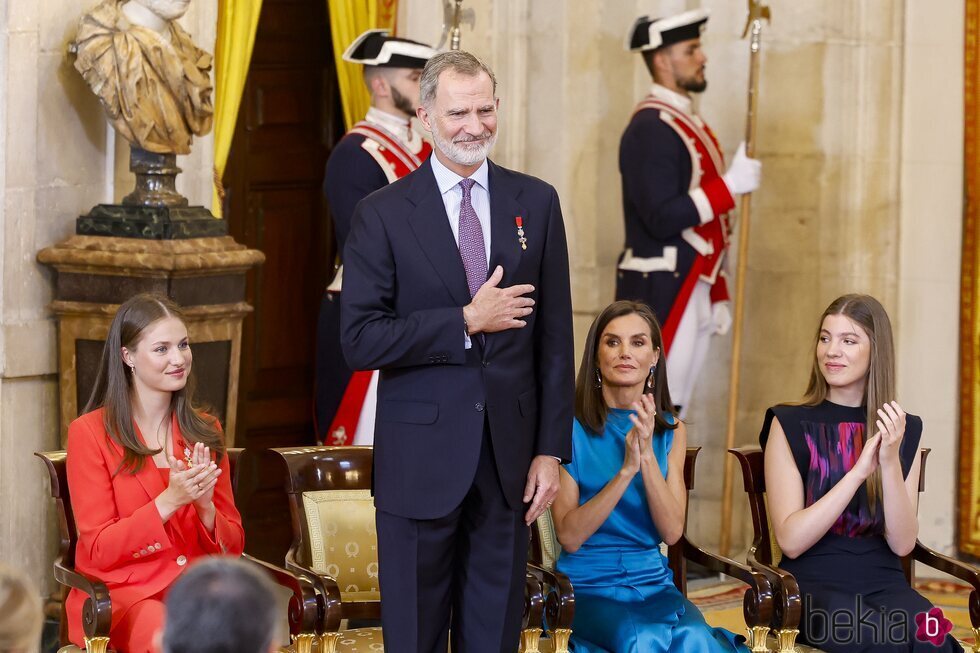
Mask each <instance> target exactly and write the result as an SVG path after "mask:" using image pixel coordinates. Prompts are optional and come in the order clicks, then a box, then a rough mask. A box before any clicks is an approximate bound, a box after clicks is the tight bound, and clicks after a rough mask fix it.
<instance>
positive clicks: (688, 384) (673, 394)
mask: <svg viewBox="0 0 980 653" xmlns="http://www.w3.org/2000/svg"><path fill="white" fill-rule="evenodd" d="M712 333H714V324H713V323H712V320H711V286H710V285H708V284H707V283H705V282H704V281H701V280H700V279H699V280H698V282H697V283H696V284H695V286H694V290H693V292H691V298H690V299H689V300H688V301H687V306H685V307H684V314H683V315H681V321H680V324H678V325H677V333H675V334H674V340H673V342H671V344H670V354H669V355H668V357H667V383H668V385H669V386H670V399H671V401H673V402H674V404H675V405H679V406H681V407H682V410H681V415H680V416H681V418H682V419H683V418H684V415H685V413H687V411H688V409H689V408H690V406H689V405H688V404H689V403H690V401H691V396H692V395H693V393H694V385H695V383H696V382H697V379H698V375H699V374H700V373H701V367H702V366H703V365H704V359H705V357H706V356H707V355H708V345H709V343H710V342H711V334H712Z"/></svg>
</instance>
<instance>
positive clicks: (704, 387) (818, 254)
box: [399, 0, 963, 550]
mask: <svg viewBox="0 0 980 653" xmlns="http://www.w3.org/2000/svg"><path fill="white" fill-rule="evenodd" d="M430 4H431V5H432V6H429V4H426V3H404V4H403V6H402V16H401V20H400V22H399V25H400V26H401V27H402V29H401V33H402V34H403V35H406V36H410V37H415V38H422V39H430V40H432V41H433V42H434V41H435V40H436V39H437V38H438V31H439V30H438V26H439V24H440V20H441V17H440V15H439V10H438V7H437V3H430ZM768 4H769V5H770V6H771V8H772V13H773V16H774V22H773V24H772V25H770V26H768V27H767V28H766V30H765V34H764V55H763V60H762V80H761V93H762V101H761V105H760V115H759V128H760V136H759V140H758V155H759V157H760V158H761V159H762V161H763V165H764V173H763V185H762V187H761V189H760V190H759V192H758V193H757V194H756V196H755V198H754V201H753V206H754V211H753V215H752V220H751V244H750V248H749V253H748V257H749V258H748V261H747V265H748V275H747V277H746V284H747V293H746V317H747V322H746V329H745V339H744V344H743V350H742V351H743V365H742V370H741V372H742V390H741V394H740V402H739V413H738V428H737V433H738V435H737V442H736V444H753V443H757V436H758V431H759V427H760V426H761V421H762V416H763V412H764V410H765V408H766V407H767V406H769V405H772V404H774V403H777V402H780V401H788V400H793V399H796V398H798V397H799V396H800V395H801V394H802V392H803V389H804V385H805V382H806V376H807V373H808V370H809V360H810V355H811V347H812V338H813V334H814V330H815V329H816V326H817V325H816V320H817V319H818V317H819V315H820V313H821V312H822V310H823V308H824V307H825V306H826V305H827V304H828V303H829V302H830V301H831V300H832V299H833V298H834V297H836V296H838V295H839V294H842V293H845V292H867V293H871V294H873V295H875V296H877V297H878V298H879V299H881V300H882V302H883V303H884V304H885V306H886V308H888V310H889V312H890V314H891V315H892V318H893V321H894V322H895V326H896V331H897V334H898V343H899V350H900V354H899V383H900V394H899V398H900V400H901V401H902V402H903V404H904V405H906V406H907V407H908V409H909V410H911V411H913V412H916V413H918V414H921V415H922V416H923V417H924V418H925V419H926V424H927V429H926V439H925V440H924V441H923V442H924V444H925V445H926V446H931V447H932V448H933V454H932V455H933V457H932V459H931V461H930V465H929V497H930V499H929V501H930V509H929V511H928V513H925V512H924V513H923V516H922V529H921V530H922V538H923V540H924V541H925V542H927V543H928V544H931V545H933V546H935V547H937V548H940V549H944V550H949V548H950V547H951V544H952V517H953V515H954V508H955V507H954V505H953V500H954V494H953V483H954V478H955V475H954V474H953V471H954V467H953V456H954V455H955V454H954V452H955V451H956V447H955V443H956V438H957V434H956V431H955V426H956V416H955V407H956V337H957V323H956V316H957V313H958V288H959V279H958V271H959V243H960V226H959V225H960V220H961V200H960V195H961V193H960V188H961V180H962V156H961V153H960V150H961V148H962V127H961V123H962V109H961V106H962V84H961V78H962V64H961V58H962V54H961V53H962V31H963V22H962V21H963V18H962V12H963V8H962V2H961V1H959V0H957V1H953V2H948V3H940V4H941V5H942V6H941V7H938V6H935V5H936V3H930V2H928V1H927V0H906V1H905V2H901V1H895V0H832V1H829V2H828V1H826V0H770V2H769V3H768ZM406 5H407V6H406ZM505 5H506V6H505ZM465 6H470V7H473V8H475V9H476V11H477V20H476V28H475V30H473V31H469V30H464V33H463V47H464V49H470V50H472V51H474V52H475V53H477V54H479V55H480V56H483V57H485V58H486V59H487V60H488V61H489V62H490V63H491V65H493V67H494V69H495V70H496V72H497V74H498V77H499V81H500V89H499V95H500V98H501V127H500V129H501V141H500V145H499V146H498V149H497V152H496V154H495V158H496V160H498V161H500V162H501V163H503V164H504V165H512V166H515V167H518V168H520V169H523V170H525V171H527V172H529V173H531V174H534V175H537V176H539V177H541V178H543V179H545V180H546V181H549V182H550V183H552V184H554V185H555V186H556V187H557V188H558V191H559V193H560V195H561V198H562V206H563V209H564V212H565V217H566V225H567V228H568V231H569V244H570V250H571V254H572V287H573V299H574V310H575V327H576V339H577V341H578V343H579V346H580V347H581V342H582V341H583V340H584V336H585V332H586V330H587V328H588V325H589V323H590V321H591V319H592V318H593V316H594V315H595V314H596V312H597V311H598V310H599V309H601V307H602V306H604V305H605V304H606V303H607V302H608V301H610V300H611V298H612V294H613V279H614V268H615V261H616V256H617V255H618V253H619V251H620V248H621V246H622V226H621V220H622V218H621V208H620V201H621V198H620V190H619V175H618V171H617V150H618V140H619V136H620V134H621V132H622V130H623V128H624V126H625V124H626V121H627V119H628V117H629V114H630V109H631V108H632V106H633V105H634V103H635V102H636V101H637V99H639V97H641V96H642V95H643V94H644V93H645V92H646V89H647V88H648V85H649V78H648V76H647V74H646V71H645V69H644V68H643V65H642V62H641V61H640V59H639V58H638V57H636V56H632V55H629V54H628V53H626V52H624V51H623V40H624V37H625V31H626V29H627V27H628V26H629V25H630V24H631V22H632V20H633V19H634V18H635V17H636V16H638V15H640V14H642V13H648V14H650V15H667V14H670V13H673V12H677V11H683V10H685V9H689V8H693V7H696V6H704V7H708V8H709V9H710V10H711V12H712V17H711V21H710V23H709V28H708V31H707V32H706V34H705V38H704V43H705V49H706V52H707V54H708V57H709V62H708V79H709V90H708V91H707V93H705V94H704V95H703V96H702V98H701V99H700V110H701V112H702V114H703V115H704V117H705V118H706V120H707V121H708V122H709V124H711V125H712V127H713V128H714V130H715V131H716V133H717V134H718V136H719V138H720V140H721V142H722V145H723V148H724V149H725V151H726V153H727V154H728V155H729V156H731V154H732V153H733V152H734V150H735V147H736V146H737V144H738V142H739V141H740V140H741V139H742V137H743V134H744V121H745V105H746V99H745V88H746V84H747V78H748V73H747V71H748V48H747V43H746V42H745V41H743V40H741V38H740V36H741V32H742V27H743V26H744V22H745V15H746V14H745V11H746V3H744V2H730V1H727V0H703V1H698V0H688V1H686V2H684V1H680V0H660V1H657V0H647V1H642V0H636V1H630V2H623V1H622V0H594V1H591V2H587V3H586V2H564V1H562V0H535V1H534V2H529V1H528V0H515V1H514V2H507V3H500V2H490V1H489V0H468V1H467V2H466V5H465ZM937 110H938V115H937ZM514 132H517V133H516V134H515V133H514ZM923 243H925V244H926V247H927V248H928V250H929V252H930V256H929V260H930V261H940V262H939V263H938V264H933V263H930V264H928V265H926V263H925V256H924V254H923V251H922V250H923ZM732 263H733V269H734V260H733V261H732ZM730 353H731V338H730V336H729V337H725V338H716V339H715V340H714V341H713V344H712V349H711V353H710V360H709V363H708V365H707V366H706V369H705V371H704V374H703V377H702V382H701V385H700V387H699V388H698V390H697V393H696V396H695V400H694V401H692V411H691V414H690V442H691V444H694V445H700V446H702V447H704V450H703V452H702V454H701V457H700V460H699V468H698V477H697V478H698V488H697V490H696V492H695V494H694V497H693V501H692V506H691V510H690V524H689V530H690V531H691V532H692V533H693V535H694V537H695V538H696V540H697V541H698V542H700V543H702V544H705V545H707V546H709V547H715V546H717V541H718V528H719V527H718V520H719V518H720V510H721V501H720V497H721V478H722V468H723V464H724V459H725V454H724V453H723V449H724V438H725V433H724V431H725V415H726V408H727V400H728V399H727V398H728V394H727V393H728V371H729V365H730ZM736 473H737V472H736ZM734 485H735V490H736V494H735V504H734V508H735V510H736V514H735V519H734V520H733V522H734V523H735V524H736V528H737V530H736V532H735V534H734V541H735V548H738V547H739V546H741V547H744V546H745V545H746V544H747V542H748V537H749V533H748V530H749V529H748V528H747V527H748V526H749V522H748V515H747V512H746V507H747V506H746V505H745V504H744V502H743V501H742V499H741V496H740V492H741V490H740V489H739V484H738V479H736V482H735V484H734ZM738 525H742V526H744V528H742V529H740V530H738Z"/></svg>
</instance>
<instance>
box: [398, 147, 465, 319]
mask: <svg viewBox="0 0 980 653" xmlns="http://www.w3.org/2000/svg"><path fill="white" fill-rule="evenodd" d="M408 200H409V201H410V202H411V203H412V204H414V205H415V208H414V210H413V211H412V213H411V215H409V218H408V223H409V225H411V227H412V231H414V232H415V237H416V238H417V239H418V242H419V246H420V247H421V249H422V252H423V253H424V254H425V256H426V258H428V259H429V262H430V263H431V264H432V267H434V268H435V270H436V273H437V274H438V275H439V278H440V279H442V282H443V284H445V286H446V288H447V289H448V290H449V294H450V295H452V298H453V300H454V301H455V302H456V303H457V304H458V305H459V306H465V305H466V304H469V303H470V291H469V289H468V288H467V286H466V271H465V270H464V269H463V260H462V259H461V258H460V256H459V248H458V247H457V246H456V239H455V238H453V230H452V228H451V227H450V226H449V218H448V217H447V216H446V205H445V204H444V203H443V201H442V194H441V193H440V192H439V187H438V186H437V185H436V178H435V175H433V173H432V165H431V164H428V165H427V164H423V165H422V167H421V168H419V169H418V171H417V172H415V173H414V174H413V176H412V186H411V188H410V189H409V192H408Z"/></svg>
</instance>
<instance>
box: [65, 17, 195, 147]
mask: <svg viewBox="0 0 980 653" xmlns="http://www.w3.org/2000/svg"><path fill="white" fill-rule="evenodd" d="M189 4H190V0H103V1H102V2H101V3H99V4H98V5H97V6H96V7H94V8H93V9H92V10H91V11H89V12H88V13H86V14H85V15H84V16H83V17H82V19H81V23H80V25H79V28H78V34H77V36H76V37H75V48H76V53H77V59H76V60H75V68H76V69H77V70H78V71H79V72H80V73H81V74H82V76H84V78H85V81H86V82H88V85H89V87H90V88H91V89H92V91H93V92H94V93H95V94H96V95H98V96H99V99H100V100H101V101H102V106H103V107H104V108H105V110H106V114H107V115H108V118H109V121H110V122H111V123H112V125H113V126H114V127H115V128H116V130H117V131H118V132H119V133H120V134H121V135H122V136H123V137H124V138H125V139H126V140H128V141H129V142H130V143H131V144H132V145H133V146H134V147H139V148H142V149H144V150H146V151H148V152H154V153H157V154H187V153H189V152H190V151H191V140H192V139H193V136H194V135H197V136H202V135H204V134H206V133H208V132H209V131H210V130H211V122H212V117H213V114H214V106H213V104H212V100H211V92H212V85H211V78H210V74H209V73H210V70H211V55H209V54H208V53H207V52H205V51H204V50H201V49H200V48H198V47H197V46H196V45H194V42H193V41H192V40H191V37H190V35H188V33H187V32H186V31H184V29H183V28H182V27H181V26H180V25H179V24H178V23H177V22H176V21H177V19H178V18H180V17H181V16H183V15H184V13H186V12H187V8H188V5H189Z"/></svg>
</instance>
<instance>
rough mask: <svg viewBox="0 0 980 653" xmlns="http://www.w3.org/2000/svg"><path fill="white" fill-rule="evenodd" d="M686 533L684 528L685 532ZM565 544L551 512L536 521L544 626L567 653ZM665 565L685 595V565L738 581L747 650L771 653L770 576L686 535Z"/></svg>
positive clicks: (570, 612)
mask: <svg viewBox="0 0 980 653" xmlns="http://www.w3.org/2000/svg"><path fill="white" fill-rule="evenodd" d="M700 451H701V447H689V448H688V450H687V455H686V457H685V459H684V485H685V487H686V488H687V492H688V496H690V493H691V490H693V489H694V470H695V464H696V462H697V457H698V453H699V452H700ZM685 531H686V529H685ZM560 549H561V544H560V543H559V542H558V538H557V537H556V535H555V529H554V524H553V522H552V519H551V514H550V511H546V513H545V514H543V515H542V516H541V517H539V518H538V520H537V522H536V523H535V525H534V528H533V530H532V534H531V549H530V554H529V558H530V560H531V564H533V565H534V567H535V570H536V571H537V572H539V573H541V576H540V577H541V579H542V582H543V583H544V584H545V586H546V594H545V598H546V621H547V623H548V625H549V627H550V628H549V630H550V632H549V635H550V636H551V639H552V640H553V641H554V646H555V648H554V650H555V653H565V652H566V651H567V650H568V648H567V642H568V637H569V636H570V635H571V624H572V620H573V617H574V612H575V599H574V590H573V588H572V585H571V583H570V582H569V581H568V578H567V577H566V576H564V575H563V574H561V573H560V572H558V571H557V570H555V562H556V561H557V559H558V555H559V553H560ZM667 562H668V565H669V566H670V569H671V571H672V572H673V574H674V585H676V587H677V589H678V590H679V591H680V592H681V594H683V595H684V596H687V564H688V562H694V563H697V564H699V565H701V566H703V567H705V568H707V569H708V570H709V571H712V572H715V573H720V574H725V575H727V576H731V577H733V578H736V579H738V580H740V581H742V582H743V583H745V584H746V585H748V589H747V590H746V591H745V595H744V597H743V600H742V616H743V618H744V619H745V625H746V627H747V630H748V633H747V634H748V642H747V644H748V646H749V648H750V649H751V650H752V651H753V653H763V652H764V651H767V650H768V649H767V647H766V637H767V635H768V632H769V623H770V621H771V619H772V611H773V591H772V587H771V586H770V583H769V580H768V579H767V578H766V576H765V575H764V574H762V573H760V572H758V571H756V570H754V569H752V568H750V567H749V566H747V565H744V564H742V563H739V562H736V561H734V560H731V559H729V558H725V557H723V556H720V555H717V554H715V553H711V552H709V551H706V550H704V549H702V548H701V547H699V546H697V545H696V544H694V543H693V542H692V541H691V540H690V538H688V536H687V533H686V532H685V533H684V535H682V536H681V538H680V539H679V540H678V541H677V542H676V543H675V544H672V545H670V546H668V547H667Z"/></svg>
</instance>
